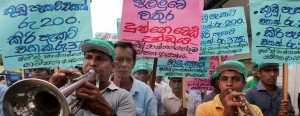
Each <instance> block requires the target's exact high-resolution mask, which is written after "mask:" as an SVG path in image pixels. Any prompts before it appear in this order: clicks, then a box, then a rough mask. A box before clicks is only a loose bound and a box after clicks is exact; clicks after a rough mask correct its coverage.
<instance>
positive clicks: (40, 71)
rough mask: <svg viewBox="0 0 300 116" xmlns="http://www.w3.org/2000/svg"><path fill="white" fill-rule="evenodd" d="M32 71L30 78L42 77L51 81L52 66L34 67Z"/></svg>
mask: <svg viewBox="0 0 300 116" xmlns="http://www.w3.org/2000/svg"><path fill="white" fill-rule="evenodd" d="M29 71H30V78H37V79H42V80H45V81H49V79H50V76H51V72H50V68H32V69H30V70H29Z"/></svg>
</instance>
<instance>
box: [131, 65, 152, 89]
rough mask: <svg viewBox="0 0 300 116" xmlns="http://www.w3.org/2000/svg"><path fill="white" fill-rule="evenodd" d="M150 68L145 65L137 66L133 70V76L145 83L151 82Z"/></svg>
mask: <svg viewBox="0 0 300 116" xmlns="http://www.w3.org/2000/svg"><path fill="white" fill-rule="evenodd" d="M149 73H150V70H149V67H148V66H147V65H145V64H136V65H135V67H134V69H133V70H132V74H133V76H134V77H135V78H136V79H137V80H140V81H142V82H144V83H146V84H147V83H148V80H149V76H150V75H149Z"/></svg>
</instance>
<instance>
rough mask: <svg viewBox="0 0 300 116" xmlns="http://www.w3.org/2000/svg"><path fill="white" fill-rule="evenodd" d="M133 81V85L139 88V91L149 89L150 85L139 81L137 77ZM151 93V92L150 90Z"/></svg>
mask: <svg viewBox="0 0 300 116" xmlns="http://www.w3.org/2000/svg"><path fill="white" fill-rule="evenodd" d="M134 81H135V87H136V88H137V89H138V90H141V91H145V90H147V91H148V90H150V91H151V92H152V90H151V88H150V86H148V85H147V84H145V83H144V82H142V81H139V80H137V79H135V80H134ZM152 93H153V92H152Z"/></svg>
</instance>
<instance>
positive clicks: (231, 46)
mask: <svg viewBox="0 0 300 116" xmlns="http://www.w3.org/2000/svg"><path fill="white" fill-rule="evenodd" d="M201 31H202V34H201V48H200V49H201V52H200V56H220V55H230V54H243V53H248V52H249V44H248V34H247V24H246V19H245V13H244V8H243V7H233V8H221V9H214V10H206V11H204V13H203V17H202V30H201Z"/></svg>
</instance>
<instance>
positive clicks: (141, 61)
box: [135, 57, 154, 70]
mask: <svg viewBox="0 0 300 116" xmlns="http://www.w3.org/2000/svg"><path fill="white" fill-rule="evenodd" d="M153 63H154V58H145V57H137V58H136V62H135V65H137V64H146V65H147V66H148V67H149V68H151V70H153Z"/></svg>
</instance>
